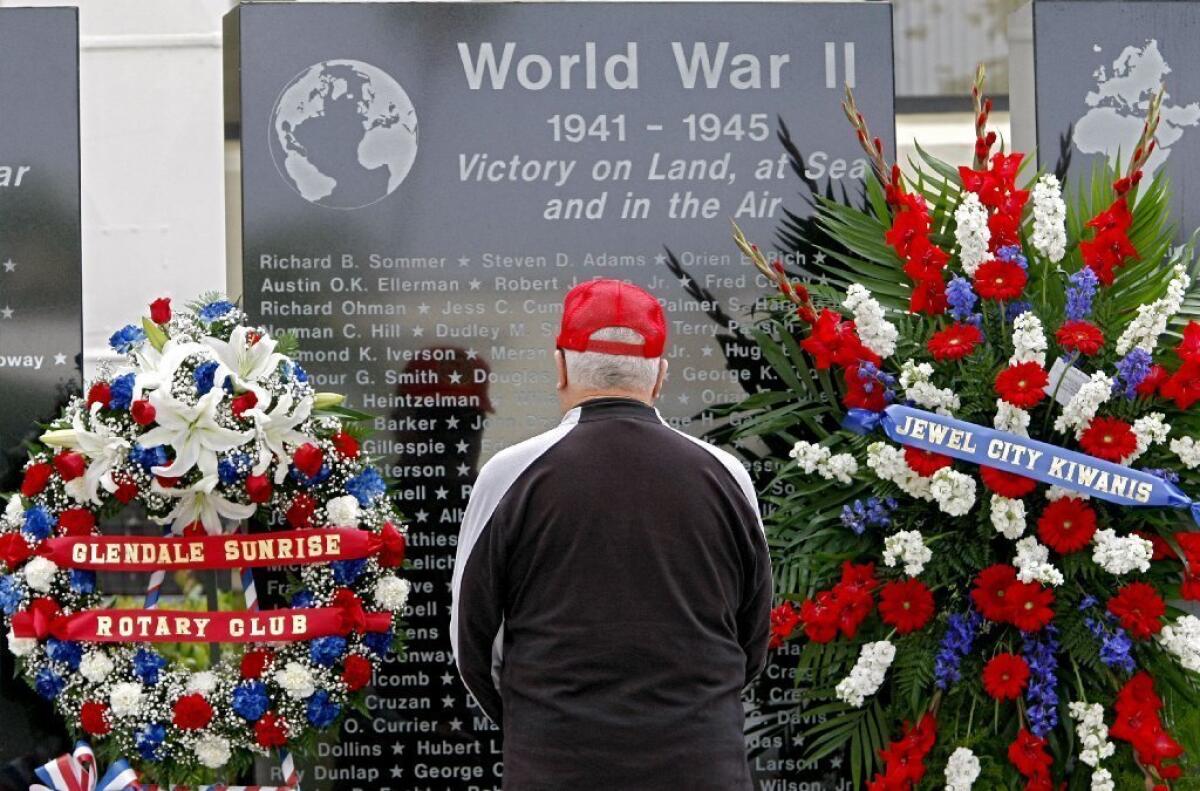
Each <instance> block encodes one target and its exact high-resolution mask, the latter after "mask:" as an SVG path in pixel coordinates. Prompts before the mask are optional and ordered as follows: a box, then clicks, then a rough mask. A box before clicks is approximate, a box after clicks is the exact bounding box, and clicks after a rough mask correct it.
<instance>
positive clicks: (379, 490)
mask: <svg viewBox="0 0 1200 791" xmlns="http://www.w3.org/2000/svg"><path fill="white" fill-rule="evenodd" d="M346 491H347V492H349V493H350V494H352V495H354V499H355V500H358V504H359V505H360V506H362V507H363V508H366V507H367V506H369V505H370V504H371V501H372V500H374V499H375V498H376V497H381V496H383V493H384V492H386V491H387V484H385V483H384V482H383V476H382V475H380V474H379V470H377V469H375V468H374V467H367V468H366V469H365V470H363V471H362V472H360V473H359V474H358V475H355V476H354V477H353V478H351V479H350V480H348V481H346Z"/></svg>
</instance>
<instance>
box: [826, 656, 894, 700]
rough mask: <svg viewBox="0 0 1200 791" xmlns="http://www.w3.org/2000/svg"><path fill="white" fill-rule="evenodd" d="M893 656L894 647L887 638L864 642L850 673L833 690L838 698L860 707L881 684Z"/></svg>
mask: <svg viewBox="0 0 1200 791" xmlns="http://www.w3.org/2000/svg"><path fill="white" fill-rule="evenodd" d="M895 658H896V647H895V646H894V645H892V644H891V643H889V642H888V641H887V640H880V641H879V642H877V643H865V644H864V645H863V647H862V649H861V650H860V651H859V654H858V661H857V662H855V663H854V667H853V668H852V669H851V670H850V675H848V676H846V677H845V678H844V679H842V680H841V681H839V682H838V685H837V687H836V689H835V690H834V691H835V692H836V693H837V696H838V699H839V700H842V701H844V702H845V703H848V704H850V705H851V706H854V707H855V708H862V705H863V703H865V702H866V699H867V698H868V697H869V696H871V695H874V694H875V693H876V692H877V691H878V690H879V687H880V685H882V684H883V679H884V677H886V676H887V671H888V668H889V667H891V666H892V660H893V659H895Z"/></svg>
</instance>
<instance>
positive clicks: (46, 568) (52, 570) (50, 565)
mask: <svg viewBox="0 0 1200 791" xmlns="http://www.w3.org/2000/svg"><path fill="white" fill-rule="evenodd" d="M57 572H58V566H57V565H55V563H54V561H52V560H50V559H49V558H44V557H40V556H38V557H35V558H33V559H32V560H30V561H29V562H28V563H26V564H25V570H24V573H25V582H26V583H27V584H28V585H29V588H30V590H35V591H37V592H38V593H46V592H47V591H49V590H50V584H51V583H53V582H54V575H55V574H56V573H57Z"/></svg>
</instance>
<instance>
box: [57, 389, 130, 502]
mask: <svg viewBox="0 0 1200 791" xmlns="http://www.w3.org/2000/svg"><path fill="white" fill-rule="evenodd" d="M99 411H100V405H99V404H94V405H93V406H92V430H91V431H88V430H87V429H86V428H84V426H83V419H82V417H81V416H79V415H76V416H75V421H74V426H75V428H74V433H75V436H74V447H76V448H78V449H79V452H80V453H82V454H83V455H84V456H85V457H86V458H87V460H88V466H87V470H86V471H84V473H83V475H81V476H79V477H78V478H75V479H74V480H71V481H68V482H67V485H66V490H67V494H69V495H71V497H72V498H74V499H75V501H76V502H80V503H93V504H95V505H99V504H100V497H99V489H100V487H101V486H103V487H104V490H105V491H106V492H115V491H116V490H117V484H116V482H115V481H113V479H112V470H113V467H115V466H117V464H119V463H120V462H121V461H122V460H124V458H125V457H126V456H127V455H129V447H130V446H129V441H128V440H126V439H125V438H124V437H122V436H121V435H119V434H114V433H113V431H112V430H111V429H110V428H109V427H108V426H107V425H105V423H104V421H102V420H100V419H99V417H98V416H97V415H96V413H97V412H99Z"/></svg>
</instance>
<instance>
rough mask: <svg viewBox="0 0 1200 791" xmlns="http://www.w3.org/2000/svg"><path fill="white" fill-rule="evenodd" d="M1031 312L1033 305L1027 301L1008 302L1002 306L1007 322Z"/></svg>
mask: <svg viewBox="0 0 1200 791" xmlns="http://www.w3.org/2000/svg"><path fill="white" fill-rule="evenodd" d="M1031 310H1033V305H1032V304H1031V303H1030V302H1029V301H1028V300H1018V301H1016V302H1009V303H1008V304H1007V305H1005V306H1004V318H1005V319H1007V320H1008V321H1012V320H1013V319H1015V318H1016V317H1017V316H1020V315H1021V314H1022V313H1028V312H1029V311H1031Z"/></svg>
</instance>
